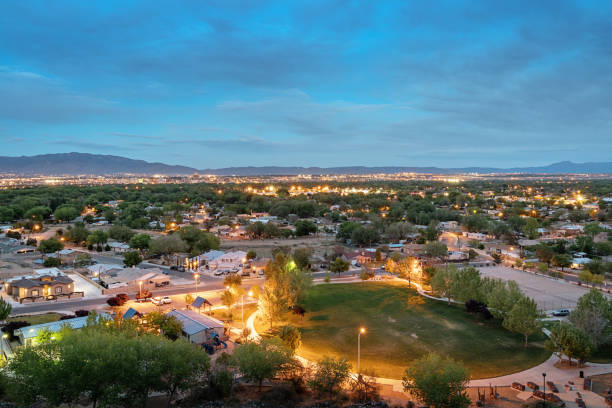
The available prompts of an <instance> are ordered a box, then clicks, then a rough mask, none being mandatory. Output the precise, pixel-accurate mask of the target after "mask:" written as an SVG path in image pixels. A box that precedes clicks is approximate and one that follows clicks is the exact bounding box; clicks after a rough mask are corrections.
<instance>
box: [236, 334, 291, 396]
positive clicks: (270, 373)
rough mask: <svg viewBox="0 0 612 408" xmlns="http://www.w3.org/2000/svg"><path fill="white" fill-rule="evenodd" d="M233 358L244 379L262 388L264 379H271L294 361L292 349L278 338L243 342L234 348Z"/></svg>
mask: <svg viewBox="0 0 612 408" xmlns="http://www.w3.org/2000/svg"><path fill="white" fill-rule="evenodd" d="M232 360H233V362H234V364H235V365H236V367H237V368H238V370H239V371H240V373H241V374H242V375H243V377H244V379H245V380H247V381H252V382H255V383H257V384H258V386H259V389H260V390H261V384H262V383H263V381H264V380H271V379H272V378H274V377H275V376H276V375H277V374H278V373H279V372H282V371H284V370H285V369H287V368H288V366H290V365H291V364H292V363H293V362H294V361H293V355H292V352H291V350H290V349H289V348H287V347H286V346H285V345H284V344H283V343H282V342H281V341H280V340H278V339H271V340H261V341H260V342H258V343H256V342H249V343H246V344H243V345H242V346H239V347H237V348H236V349H235V350H234V353H233V354H232Z"/></svg>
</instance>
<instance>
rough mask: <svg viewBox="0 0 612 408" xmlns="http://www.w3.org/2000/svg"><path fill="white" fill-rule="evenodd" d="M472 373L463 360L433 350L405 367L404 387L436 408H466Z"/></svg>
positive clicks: (468, 403)
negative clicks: (468, 384)
mask: <svg viewBox="0 0 612 408" xmlns="http://www.w3.org/2000/svg"><path fill="white" fill-rule="evenodd" d="M469 379H470V378H469V375H468V373H467V370H466V369H465V367H463V366H462V365H461V364H459V363H457V362H455V361H453V360H451V359H448V358H442V357H440V356H439V355H438V354H436V353H430V354H427V355H425V356H423V357H421V358H420V359H418V360H415V361H414V362H413V363H412V365H411V366H410V367H409V368H408V369H406V372H405V373H404V376H403V377H402V383H403V386H404V391H409V392H410V393H412V394H413V395H415V396H416V397H417V398H419V399H420V400H421V401H423V402H424V403H425V404H426V405H428V406H430V407H433V408H467V407H468V406H469V405H470V399H469V398H468V396H467V394H466V391H465V390H466V387H467V383H468V381H469Z"/></svg>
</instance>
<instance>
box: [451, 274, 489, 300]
mask: <svg viewBox="0 0 612 408" xmlns="http://www.w3.org/2000/svg"><path fill="white" fill-rule="evenodd" d="M450 284H451V292H452V293H453V295H454V298H455V299H456V300H458V301H460V302H465V301H467V300H469V299H474V300H478V301H481V300H484V294H481V279H480V271H478V269H476V268H472V267H469V268H463V269H460V270H459V271H457V273H455V274H454V275H453V276H452V280H451V283H450Z"/></svg>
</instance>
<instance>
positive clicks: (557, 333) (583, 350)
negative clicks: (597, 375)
mask: <svg viewBox="0 0 612 408" xmlns="http://www.w3.org/2000/svg"><path fill="white" fill-rule="evenodd" d="M546 348H548V349H549V350H550V351H551V352H553V353H555V354H557V355H558V356H559V358H560V359H562V358H563V356H564V355H565V356H567V358H568V359H569V362H570V364H571V363H572V358H575V359H577V360H578V361H579V362H580V361H582V360H584V359H586V358H587V357H588V356H589V355H590V354H591V352H592V351H593V349H594V346H593V342H592V341H591V339H590V338H589V336H588V335H587V334H586V333H585V332H584V330H582V329H580V328H578V327H574V326H572V325H571V324H568V323H566V322H560V323H559V324H558V325H555V326H553V328H552V329H551V330H550V336H549V339H548V340H547V341H546Z"/></svg>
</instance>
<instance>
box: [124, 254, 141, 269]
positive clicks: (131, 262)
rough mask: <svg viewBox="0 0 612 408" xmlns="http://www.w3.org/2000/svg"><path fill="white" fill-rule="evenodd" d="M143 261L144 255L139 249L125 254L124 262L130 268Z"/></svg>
mask: <svg viewBox="0 0 612 408" xmlns="http://www.w3.org/2000/svg"><path fill="white" fill-rule="evenodd" d="M141 262H142V256H140V254H139V253H138V251H129V252H126V253H125V254H123V264H124V265H125V266H127V267H128V268H131V267H133V266H136V265H138V264H140V263H141Z"/></svg>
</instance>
